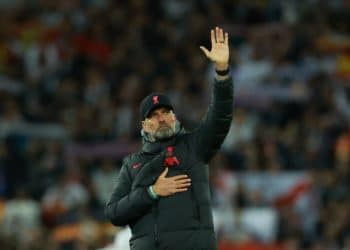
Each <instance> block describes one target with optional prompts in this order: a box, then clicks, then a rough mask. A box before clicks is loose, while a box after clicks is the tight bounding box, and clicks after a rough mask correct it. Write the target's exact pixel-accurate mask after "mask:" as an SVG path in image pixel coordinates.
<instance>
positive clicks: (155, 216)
mask: <svg viewBox="0 0 350 250" xmlns="http://www.w3.org/2000/svg"><path fill="white" fill-rule="evenodd" d="M157 218H158V202H156V205H155V207H154V228H153V231H154V240H155V244H156V248H157V247H158V246H159V236H158V225H157Z"/></svg>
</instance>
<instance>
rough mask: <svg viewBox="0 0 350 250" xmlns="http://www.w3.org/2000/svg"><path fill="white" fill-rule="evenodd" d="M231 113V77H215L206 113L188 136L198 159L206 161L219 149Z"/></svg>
mask: <svg viewBox="0 0 350 250" xmlns="http://www.w3.org/2000/svg"><path fill="white" fill-rule="evenodd" d="M232 113H233V81H232V77H231V76H229V77H228V78H227V79H225V80H222V81H219V80H217V79H215V80H214V86H213V94H212V97H211V100H210V104H209V107H208V110H207V113H206V115H205V116H204V118H203V119H202V121H201V123H200V124H199V126H198V128H197V129H196V130H195V131H194V132H193V133H192V135H191V136H190V145H191V146H192V149H193V150H194V153H195V154H196V155H197V157H198V158H199V159H200V160H202V161H204V162H208V161H209V160H210V159H211V158H212V157H213V155H214V154H215V153H216V151H217V150H219V148H220V146H221V144H222V142H223V141H224V139H225V137H226V135H227V133H228V131H229V129H230V125H231V121H232Z"/></svg>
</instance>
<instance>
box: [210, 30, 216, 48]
mask: <svg viewBox="0 0 350 250" xmlns="http://www.w3.org/2000/svg"><path fill="white" fill-rule="evenodd" d="M210 38H211V46H213V45H214V44H215V43H216V39H215V31H214V30H213V29H212V30H211V31H210Z"/></svg>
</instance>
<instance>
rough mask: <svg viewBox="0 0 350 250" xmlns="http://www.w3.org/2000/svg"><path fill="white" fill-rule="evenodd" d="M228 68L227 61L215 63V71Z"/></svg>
mask: <svg viewBox="0 0 350 250" xmlns="http://www.w3.org/2000/svg"><path fill="white" fill-rule="evenodd" d="M228 68H229V64H228V63H215V71H225V70H227V69H228Z"/></svg>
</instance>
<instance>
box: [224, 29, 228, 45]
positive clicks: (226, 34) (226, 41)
mask: <svg viewBox="0 0 350 250" xmlns="http://www.w3.org/2000/svg"><path fill="white" fill-rule="evenodd" d="M225 44H226V45H228V33H227V32H226V33H225Z"/></svg>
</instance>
